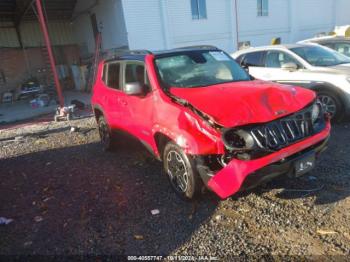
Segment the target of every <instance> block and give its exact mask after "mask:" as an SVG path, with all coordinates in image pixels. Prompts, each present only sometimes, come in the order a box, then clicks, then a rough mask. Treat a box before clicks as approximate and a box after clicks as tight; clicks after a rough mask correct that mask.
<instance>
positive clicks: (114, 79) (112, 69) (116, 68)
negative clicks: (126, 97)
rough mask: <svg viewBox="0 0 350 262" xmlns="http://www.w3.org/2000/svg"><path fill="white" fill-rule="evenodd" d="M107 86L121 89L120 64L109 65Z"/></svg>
mask: <svg viewBox="0 0 350 262" xmlns="http://www.w3.org/2000/svg"><path fill="white" fill-rule="evenodd" d="M107 86H109V87H110V88H113V89H120V63H110V64H108V78H107Z"/></svg>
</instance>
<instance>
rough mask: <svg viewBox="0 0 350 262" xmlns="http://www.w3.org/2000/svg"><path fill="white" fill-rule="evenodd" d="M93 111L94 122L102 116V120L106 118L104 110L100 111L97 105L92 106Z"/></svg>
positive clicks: (100, 108)
mask: <svg viewBox="0 0 350 262" xmlns="http://www.w3.org/2000/svg"><path fill="white" fill-rule="evenodd" d="M93 111H94V115H95V119H96V121H98V119H99V118H100V117H101V116H103V117H104V118H106V115H105V113H104V110H103V109H102V107H101V106H99V105H94V106H93Z"/></svg>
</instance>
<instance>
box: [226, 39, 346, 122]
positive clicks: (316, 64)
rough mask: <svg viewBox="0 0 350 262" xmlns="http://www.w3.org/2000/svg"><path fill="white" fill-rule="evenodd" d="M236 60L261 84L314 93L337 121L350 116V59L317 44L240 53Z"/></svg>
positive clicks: (250, 50) (258, 49) (260, 48)
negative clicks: (267, 82)
mask: <svg viewBox="0 0 350 262" xmlns="http://www.w3.org/2000/svg"><path fill="white" fill-rule="evenodd" d="M232 57H233V58H235V59H236V61H237V62H238V63H239V64H240V65H241V66H242V67H245V68H247V69H249V73H250V74H251V75H252V76H253V77H255V78H257V79H261V80H266V81H275V82H279V83H282V84H291V85H297V86H302V87H305V88H309V89H313V90H315V91H316V92H317V94H318V98H319V100H320V101H321V102H322V103H323V105H324V108H325V109H326V111H327V112H328V113H329V114H330V115H331V116H332V117H333V118H334V119H336V120H340V119H342V118H343V117H344V116H345V115H349V114H350V58H348V57H346V56H344V55H342V54H340V53H338V52H336V51H334V50H332V49H330V48H327V47H322V46H319V45H315V44H293V45H274V46H266V47H257V48H248V49H244V50H240V51H238V52H236V53H234V54H232Z"/></svg>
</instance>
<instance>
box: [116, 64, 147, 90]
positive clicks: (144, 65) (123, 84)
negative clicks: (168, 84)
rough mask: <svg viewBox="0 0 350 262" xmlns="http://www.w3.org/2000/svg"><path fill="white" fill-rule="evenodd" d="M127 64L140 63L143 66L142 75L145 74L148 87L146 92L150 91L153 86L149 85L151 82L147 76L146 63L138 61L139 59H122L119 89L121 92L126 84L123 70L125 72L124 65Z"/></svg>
mask: <svg viewBox="0 0 350 262" xmlns="http://www.w3.org/2000/svg"><path fill="white" fill-rule="evenodd" d="M128 64H138V65H142V66H143V68H144V75H145V84H146V85H147V86H148V87H149V90H148V92H147V94H148V93H151V92H152V91H153V88H152V86H151V83H150V80H149V77H148V72H147V68H146V63H145V62H143V61H140V60H123V61H122V62H121V67H122V76H121V85H122V89H121V90H122V91H123V92H124V91H125V84H126V82H125V72H126V66H127V65H128ZM147 94H146V95H147Z"/></svg>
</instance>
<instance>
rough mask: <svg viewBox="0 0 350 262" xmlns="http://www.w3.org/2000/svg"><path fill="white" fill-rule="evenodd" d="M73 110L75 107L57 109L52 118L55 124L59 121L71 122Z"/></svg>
mask: <svg viewBox="0 0 350 262" xmlns="http://www.w3.org/2000/svg"><path fill="white" fill-rule="evenodd" d="M74 108H75V105H71V106H64V107H57V109H56V115H55V117H54V120H55V122H58V121H60V120H67V121H69V120H71V119H72V118H73V116H74Z"/></svg>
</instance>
